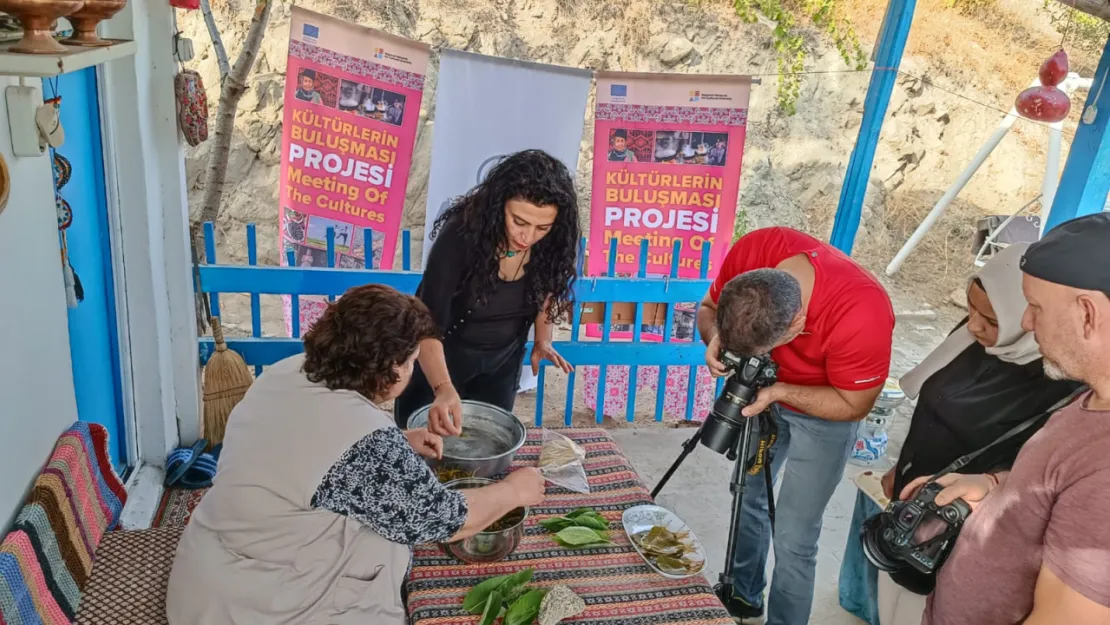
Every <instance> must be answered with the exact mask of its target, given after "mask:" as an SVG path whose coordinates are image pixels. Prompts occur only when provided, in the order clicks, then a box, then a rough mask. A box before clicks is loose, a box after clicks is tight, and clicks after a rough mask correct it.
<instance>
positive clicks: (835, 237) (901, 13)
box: [829, 0, 917, 254]
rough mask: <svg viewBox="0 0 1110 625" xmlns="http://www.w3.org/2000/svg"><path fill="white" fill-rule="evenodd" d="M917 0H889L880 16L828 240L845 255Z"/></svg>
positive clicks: (860, 209)
mask: <svg viewBox="0 0 1110 625" xmlns="http://www.w3.org/2000/svg"><path fill="white" fill-rule="evenodd" d="M916 4H917V2H916V0H890V3H889V4H887V7H886V15H885V16H884V17H883V25H882V29H881V30H880V31H879V40H878V42H876V44H875V58H874V61H875V68H874V70H873V71H872V73H871V84H870V85H869V86H868V87H867V97H866V98H865V99H864V101H863V121H862V122H861V123H860V128H859V137H858V138H857V139H856V147H855V148H853V149H852V158H851V159H850V160H849V161H848V171H847V172H845V174H844V186H843V187H841V189H840V204H839V205H838V206H837V209H836V221H835V222H833V231H832V237H830V239H829V242H830V243H832V244H833V246H835V247H836V248H838V249H839V250H841V251H842V252H844V253H845V254H851V253H852V245H853V244H854V243H855V241H856V231H857V230H859V221H860V215H861V213H862V212H863V198H864V196H865V195H866V194H867V183H868V180H869V179H870V178H871V165H872V164H873V163H874V161H875V146H877V145H878V144H879V133H880V132H881V131H882V129H883V119H884V118H885V117H886V109H887V106H889V105H890V94H891V93H892V92H893V91H894V83H895V81H896V80H897V78H898V66H899V64H901V62H902V51H903V50H905V48H906V38H907V37H909V34H910V24H911V23H912V22H913V10H914V7H915V5H916Z"/></svg>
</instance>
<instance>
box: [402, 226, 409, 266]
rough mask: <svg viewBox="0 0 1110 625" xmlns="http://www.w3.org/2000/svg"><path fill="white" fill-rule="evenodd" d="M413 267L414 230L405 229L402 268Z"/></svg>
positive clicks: (403, 233)
mask: <svg viewBox="0 0 1110 625" xmlns="http://www.w3.org/2000/svg"><path fill="white" fill-rule="evenodd" d="M411 269H412V232H410V231H408V230H405V231H404V232H402V233H401V270H402V271H410V270H411Z"/></svg>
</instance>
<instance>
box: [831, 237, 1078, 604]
mask: <svg viewBox="0 0 1110 625" xmlns="http://www.w3.org/2000/svg"><path fill="white" fill-rule="evenodd" d="M1027 247H1028V244H1026V243H1019V244H1013V245H1010V246H1008V247H1006V248H1005V249H1003V250H1001V251H999V252H998V253H996V254H995V255H994V256H993V257H992V258H991V259H990V260H989V261H988V262H987V264H986V265H985V266H984V267H983V268H982V269H981V270H980V271H979V272H978V273H977V274H975V275H974V276H972V278H971V280H970V281H969V282H968V288H967V301H968V307H967V308H968V316H967V318H966V319H964V320H963V321H961V322H960V324H959V325H958V326H957V327H956V329H955V330H953V332H952V333H951V334H950V335H948V338H946V339H945V340H944V342H942V343H941V344H940V345H939V346H937V348H936V349H934V350H933V351H932V352H931V353H930V354H929V355H928V356H927V357H926V358H925V360H923V361H922V362H921V364H919V365H918V366H916V367H914V368H913V369H912V370H911V371H910V372H909V373H907V374H905V375H904V376H902V378H901V380H900V384H901V387H902V390H903V391H905V393H906V395H907V396H908V397H910V398H911V399H917V406H916V407H915V408H914V412H913V419H912V421H911V423H910V431H909V433H908V434H907V435H906V441H905V443H904V445H903V447H902V452H901V454H900V455H899V457H898V461H897V464H896V465H895V466H894V468H892V469H891V470H890V471H889V472H888V473H887V474H886V475H885V476H884V477H883V491H884V493H885V494H886V496H887V498H893V496H894V495H895V494H896V493H901V492H902V489H903V488H904V487H905V485H906V484H908V483H910V482H911V481H913V480H914V479H916V478H918V477H921V476H924V475H933V474H935V473H937V472H939V471H941V470H942V469H944V468H945V467H946V466H948V465H949V464H951V463H952V462H953V461H954V460H956V459H957V458H959V457H961V456H964V455H966V454H969V453H971V452H973V451H976V450H978V449H981V448H983V447H985V446H987V445H988V444H990V443H991V442H993V441H994V440H995V439H997V438H998V437H1000V436H1002V435H1003V434H1005V433H1006V432H1007V431H1009V430H1010V429H1012V428H1013V427H1014V426H1016V425H1018V424H1019V423H1022V422H1023V421H1026V420H1028V419H1030V418H1032V417H1034V416H1036V415H1038V414H1042V413H1044V412H1045V411H1047V410H1048V409H1049V408H1051V407H1052V405H1053V404H1055V403H1056V402H1057V401H1059V400H1060V399H1063V398H1064V397H1066V396H1068V395H1069V394H1070V393H1071V392H1072V390H1074V389H1075V388H1076V387H1077V386H1078V385H1077V383H1074V382H1067V381H1055V380H1050V379H1048V378H1047V377H1045V375H1044V369H1043V367H1042V364H1041V354H1040V350H1039V349H1038V347H1037V341H1036V339H1035V338H1034V337H1033V334H1032V333H1030V332H1026V331H1025V330H1023V329H1022V327H1021V318H1022V316H1023V315H1024V314H1025V308H1026V307H1027V303H1026V301H1025V296H1024V295H1023V294H1022V291H1021V269H1020V263H1021V257H1022V254H1024V253H1025V249H1026V248H1027ZM1045 416H1046V417H1047V416H1048V415H1047V414H1046V415H1045ZM1040 425H1043V423H1040V424H1038V425H1037V426H1035V427H1031V428H1029V429H1028V430H1026V431H1025V432H1023V433H1022V434H1021V435H1019V436H1016V437H1014V438H1013V439H1011V440H1010V441H1009V442H1007V443H1004V444H1002V445H1000V446H999V447H998V448H997V449H992V450H991V452H989V453H987V454H984V455H983V456H982V457H980V458H977V459H975V460H974V461H972V462H971V463H970V464H969V465H968V466H967V467H965V468H964V469H961V472H968V473H986V472H988V471H992V470H999V469H1001V468H1005V467H1008V466H1009V464H1010V463H1012V462H1013V460H1014V458H1015V457H1016V456H1017V453H1018V451H1019V450H1020V449H1021V446H1022V445H1023V444H1024V443H1025V441H1026V440H1028V439H1029V437H1030V436H1032V435H1033V434H1034V433H1035V432H1036V431H1037V430H1038V429H1040ZM849 540H850V541H852V540H855V542H856V543H858V534H856V535H855V536H852V537H850V538H849ZM854 547H856V545H849V548H854ZM845 559H846V560H848V558H847V556H846V558H845ZM857 561H858V560H857ZM867 566H870V564H868V565H867ZM857 572H858V571H856V572H853V573H857ZM872 574H873V573H872ZM845 575H846V573H845V572H844V571H842V572H841V584H842V588H841V590H842V597H841V604H842V605H845V599H846V598H845V597H844V596H843V595H844V592H845V591H846V590H847V589H848V588H852V589H854V590H855V591H856V592H852V593H850V594H853V595H855V594H858V591H859V585H858V584H849V585H848V586H845V585H844V584H845V583H846V581H847V579H852V580H855V579H858V578H857V577H856V575H855V574H851V575H850V576H849V578H847V579H846V578H845ZM872 579H874V578H872ZM872 583H873V582H872ZM932 584H933V579H932V578H930V577H926V576H922V575H920V574H917V573H916V571H913V570H908V571H902V572H898V573H895V574H894V575H893V577H892V576H890V575H887V574H885V573H880V574H879V576H878V606H877V607H878V615H877V616H878V619H877V620H878V625H904V624H905V625H908V624H910V623H912V624H913V625H918V623H920V622H921V613H922V611H923V610H924V608H925V595H927V594H928V593H929V592H931V591H932ZM848 599H849V603H850V604H851V605H852V606H853V608H860V609H858V610H857V609H851V611H852V612H854V613H857V615H858V616H860V617H861V618H865V620H869V621H871V622H872V624H873V625H875V624H874V620H875V619H874V613H873V612H872V610H873V609H874V603H872V604H871V606H872V609H871V610H864V609H863V608H864V607H866V606H864V605H861V604H865V603H867V602H864V601H861V599H862V598H861V597H858V596H854V597H850V598H848ZM871 601H874V599H871ZM846 607H847V605H846ZM860 612H869V613H870V614H860ZM868 616H870V617H872V618H866V617H868Z"/></svg>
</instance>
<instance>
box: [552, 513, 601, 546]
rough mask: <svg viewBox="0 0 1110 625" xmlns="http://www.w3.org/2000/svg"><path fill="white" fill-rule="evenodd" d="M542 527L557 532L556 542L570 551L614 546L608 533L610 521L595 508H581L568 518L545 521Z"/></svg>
mask: <svg viewBox="0 0 1110 625" xmlns="http://www.w3.org/2000/svg"><path fill="white" fill-rule="evenodd" d="M540 525H542V526H543V527H544V529H546V530H547V531H549V532H555V537H554V538H555V542H557V543H559V544H560V545H562V546H563V547H568V548H570V549H577V548H580V547H590V546H594V545H611V544H613V541H611V540H609V532H608V531H607V530H608V529H609V521H607V520H605V517H603V516H601V515H600V514H598V513H597V511H596V510H594V509H593V508H579V509H577V510H575V511H574V512H571V513H570V514H568V515H566V516H559V517H551V518H550V519H544V520H542V521H540Z"/></svg>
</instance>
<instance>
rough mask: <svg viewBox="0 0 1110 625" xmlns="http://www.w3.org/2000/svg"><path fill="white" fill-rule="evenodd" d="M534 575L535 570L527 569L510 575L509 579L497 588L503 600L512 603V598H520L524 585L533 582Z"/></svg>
mask: <svg viewBox="0 0 1110 625" xmlns="http://www.w3.org/2000/svg"><path fill="white" fill-rule="evenodd" d="M532 573H533V570H532V569H531V568H527V569H521V570H519V571H517V572H516V573H513V574H512V575H509V576H508V578H506V579H505V581H503V582H501V585H500V586H498V587H497V592H498V593H499V594H500V595H501V599H502V600H503V601H506V602H511V601H510V599H509V597H510V596H512V597H518V596H520V592H521V591H522V590H523V589H524V585H525V584H527V583H528V582H530V581H532Z"/></svg>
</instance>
